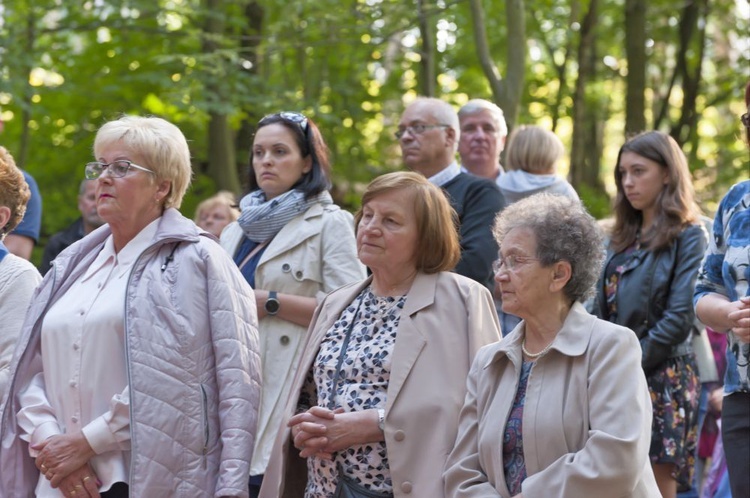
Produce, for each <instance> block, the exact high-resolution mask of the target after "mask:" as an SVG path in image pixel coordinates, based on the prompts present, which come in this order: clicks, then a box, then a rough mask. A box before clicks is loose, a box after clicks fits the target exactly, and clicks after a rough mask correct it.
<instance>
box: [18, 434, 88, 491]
mask: <svg viewBox="0 0 750 498" xmlns="http://www.w3.org/2000/svg"><path fill="white" fill-rule="evenodd" d="M32 449H33V450H35V451H38V452H39V454H38V455H37V457H36V459H35V464H36V467H37V468H38V469H39V472H41V473H42V474H43V475H44V476H45V477H46V478H47V480H49V481H50V486H52V487H53V488H60V491H62V493H63V494H64V495H65V496H66V497H68V498H99V485H100V484H99V479H97V477H96V475H95V474H94V471H93V470H92V469H91V466H90V465H89V460H90V459H91V458H92V457H93V456H94V455H95V453H94V450H93V449H92V448H91V446H90V445H89V443H88V441H87V440H86V438H85V437H84V435H83V433H80V432H79V433H77V434H59V435H56V436H52V437H50V438H48V439H47V440H46V441H43V442H41V443H38V444H35V445H33V446H32Z"/></svg>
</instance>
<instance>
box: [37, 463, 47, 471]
mask: <svg viewBox="0 0 750 498" xmlns="http://www.w3.org/2000/svg"><path fill="white" fill-rule="evenodd" d="M39 467H40V468H41V469H42V472H47V466H46V465H44V464H41V465H40V466H39Z"/></svg>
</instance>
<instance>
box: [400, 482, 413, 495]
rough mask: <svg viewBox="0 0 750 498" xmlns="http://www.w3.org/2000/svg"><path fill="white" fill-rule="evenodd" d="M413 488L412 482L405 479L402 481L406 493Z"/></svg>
mask: <svg viewBox="0 0 750 498" xmlns="http://www.w3.org/2000/svg"><path fill="white" fill-rule="evenodd" d="M411 488H412V485H411V482H409V481H404V482H403V483H401V491H403V492H404V493H411Z"/></svg>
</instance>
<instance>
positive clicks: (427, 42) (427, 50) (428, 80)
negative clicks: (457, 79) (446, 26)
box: [417, 0, 437, 97]
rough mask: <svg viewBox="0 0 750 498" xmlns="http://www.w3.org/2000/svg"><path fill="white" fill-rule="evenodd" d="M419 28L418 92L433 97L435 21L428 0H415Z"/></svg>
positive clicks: (434, 83) (435, 80)
mask: <svg viewBox="0 0 750 498" xmlns="http://www.w3.org/2000/svg"><path fill="white" fill-rule="evenodd" d="M417 12H418V16H419V30H420V32H421V33H422V50H421V54H420V60H419V67H420V68H421V71H422V74H421V77H420V78H419V88H420V93H421V94H422V95H424V96H425V97H435V87H436V83H437V77H436V76H435V23H434V20H433V18H432V16H431V15H430V3H429V0H417Z"/></svg>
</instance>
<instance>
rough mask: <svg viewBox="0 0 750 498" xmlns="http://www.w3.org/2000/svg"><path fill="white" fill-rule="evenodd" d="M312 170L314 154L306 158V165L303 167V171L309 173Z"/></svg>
mask: <svg viewBox="0 0 750 498" xmlns="http://www.w3.org/2000/svg"><path fill="white" fill-rule="evenodd" d="M311 170H312V156H310V155H309V156H307V157H306V158H305V166H304V167H303V168H302V173H304V174H307V173H309V172H310V171H311Z"/></svg>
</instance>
